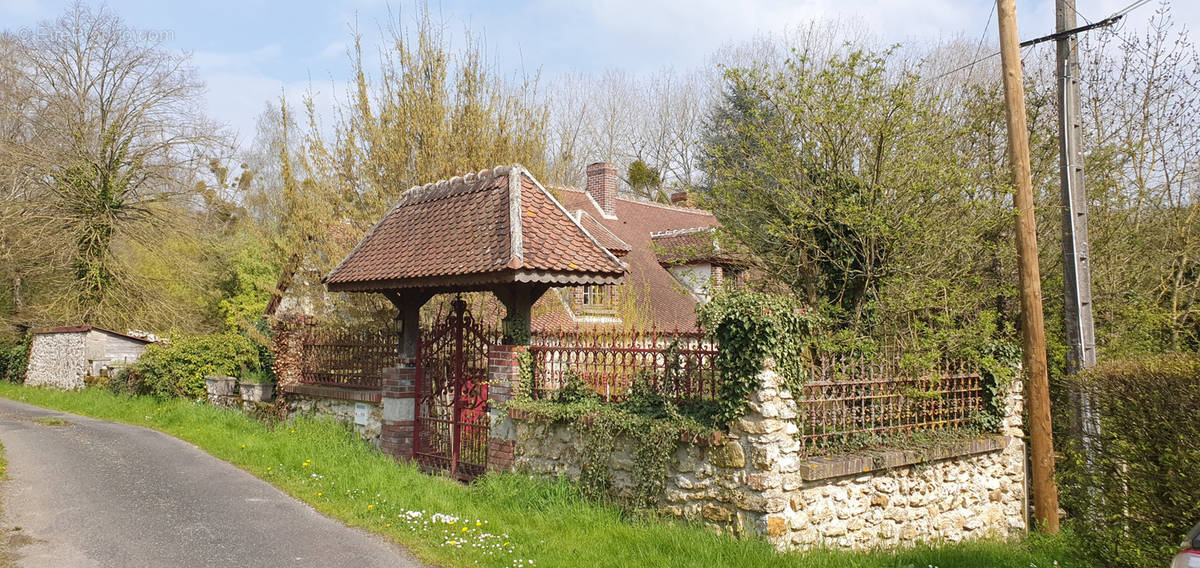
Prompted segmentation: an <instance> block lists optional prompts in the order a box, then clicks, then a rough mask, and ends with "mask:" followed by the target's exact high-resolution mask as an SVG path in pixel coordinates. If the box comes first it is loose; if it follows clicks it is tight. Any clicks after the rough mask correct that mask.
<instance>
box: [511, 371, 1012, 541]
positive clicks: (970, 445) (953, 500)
mask: <svg viewBox="0 0 1200 568" xmlns="http://www.w3.org/2000/svg"><path fill="white" fill-rule="evenodd" d="M759 382H760V384H759V388H758V390H757V391H756V392H755V393H754V394H753V395H752V397H751V401H750V404H749V406H748V410H747V413H746V415H745V416H744V417H743V418H742V419H740V420H738V421H737V422H736V423H735V424H732V425H731V426H730V429H729V433H728V435H727V436H725V437H724V439H723V440H720V441H717V442H707V443H692V442H679V441H674V440H672V441H664V442H666V443H675V444H676V445H677V449H676V451H675V459H674V460H673V463H672V464H671V465H670V469H669V472H668V475H667V479H666V490H665V491H664V493H663V496H662V497H661V498H660V500H659V503H658V508H659V509H660V510H661V511H663V512H665V513H668V514H671V515H675V516H678V517H681V518H685V519H688V520H692V521H695V522H700V523H704V524H706V525H709V526H710V527H712V528H714V529H717V530H719V531H723V532H733V533H756V534H761V535H763V536H765V537H767V538H768V539H769V540H770V541H771V542H772V543H774V544H775V546H776V547H777V548H779V549H781V550H784V549H797V548H799V549H804V548H810V547H814V546H826V547H833V548H846V549H869V548H874V547H881V546H895V545H897V544H905V543H915V542H919V541H929V540H937V539H945V540H949V541H957V540H961V539H964V538H972V537H977V536H1007V535H1010V534H1015V533H1020V532H1022V531H1024V530H1025V528H1026V519H1025V515H1024V511H1025V508H1026V506H1025V501H1026V499H1025V482H1024V481H1025V457H1024V456H1025V449H1024V444H1023V442H1022V441H1021V439H1020V437H1019V435H1020V410H1021V398H1020V388H1021V387H1020V385H1019V384H1018V385H1014V386H1013V390H1012V392H1011V394H1010V397H1009V401H1008V402H1009V406H1008V408H1009V415H1008V417H1007V418H1006V420H1005V422H1004V430H1003V432H1001V434H1000V435H997V436H993V437H988V438H984V439H980V440H964V441H959V442H957V443H954V444H949V445H943V446H939V447H937V448H936V449H929V450H925V451H890V452H878V453H875V454H872V455H857V456H840V457H819V458H806V457H804V456H803V455H802V452H801V450H802V448H801V445H800V443H799V442H798V441H797V440H796V439H795V437H794V435H795V434H796V433H797V431H798V429H797V426H796V424H795V423H794V422H793V420H794V419H795V417H796V405H795V402H794V400H793V399H792V395H791V393H789V392H788V391H787V390H784V389H781V388H780V386H779V385H780V378H779V376H778V375H777V374H775V373H774V372H773V371H771V370H766V371H764V372H763V373H762V374H761V375H760V377H759ZM510 420H511V428H512V437H513V438H514V439H515V445H514V448H513V455H514V458H513V459H514V461H513V468H514V469H516V470H518V471H522V472H528V473H531V474H535V475H539V476H542V477H557V476H567V477H572V478H577V477H578V475H579V470H580V465H581V464H582V463H583V461H584V459H583V456H584V444H585V433H583V432H581V431H579V430H578V429H577V428H575V427H573V426H572V425H568V424H550V423H544V422H539V421H537V420H534V419H530V418H529V417H525V416H523V415H520V414H518V415H517V416H515V417H510ZM633 450H634V447H633V443H632V442H631V441H630V440H623V439H618V441H617V443H616V446H615V449H614V452H613V454H612V456H611V458H610V464H609V465H610V468H611V471H612V472H613V480H614V481H613V493H614V495H616V496H618V497H621V496H629V495H631V493H632V492H631V487H632V486H633V483H634V481H633V480H634V475H633V467H634V466H633V457H632V456H633Z"/></svg>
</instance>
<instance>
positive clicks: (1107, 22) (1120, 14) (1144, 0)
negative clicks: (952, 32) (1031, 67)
mask: <svg viewBox="0 0 1200 568" xmlns="http://www.w3.org/2000/svg"><path fill="white" fill-rule="evenodd" d="M1149 3H1150V0H1137V1H1135V2H1134V3H1132V4H1130V5H1128V6H1126V7H1125V8H1123V9H1121V10H1118V11H1117V12H1114V13H1113V14H1112V15H1111V16H1109V17H1107V18H1104V19H1103V20H1100V21H1099V22H1095V23H1089V24H1087V25H1085V26H1079V27H1076V28H1071V29H1069V30H1064V31H1061V32H1055V33H1052V34H1050V35H1044V36H1042V37H1037V38H1033V39H1030V40H1025V41H1023V42H1021V44H1020V47H1030V46H1034V45H1037V44H1039V43H1043V42H1047V41H1051V40H1056V39H1059V38H1062V37H1068V36H1071V35H1075V34H1078V33H1080V32H1086V31H1088V30H1092V29H1096V28H1103V27H1108V26H1111V25H1113V24H1115V23H1117V22H1118V21H1120V20H1121V18H1124V17H1125V15H1126V14H1128V13H1129V12H1132V11H1133V10H1136V9H1138V8H1141V7H1142V6H1145V5H1146V4H1149ZM993 9H994V7H993ZM1075 13H1076V14H1078V15H1079V17H1081V18H1083V20H1084V21H1085V22H1086V21H1088V19H1087V18H1084V17H1083V15H1082V14H1079V12H1078V11H1076V12H1075ZM990 14H991V13H990V12H989V16H988V24H989V25H990V24H991V15H990ZM983 31H984V34H986V33H987V26H986V25H985V26H984V29H983ZM1118 37H1119V36H1118ZM981 43H982V42H981ZM976 52H978V48H977V49H976ZM997 55H1000V52H999V51H996V52H994V53H990V54H988V55H985V56H983V57H980V58H977V59H975V60H974V61H972V62H970V63H967V64H966V65H960V66H958V67H955V68H954V69H951V70H950V71H947V72H945V73H942V74H941V75H938V76H936V77H931V78H929V79H925V81H936V80H938V79H941V78H942V77H945V76H947V75H953V74H954V73H957V72H959V71H962V70H963V69H969V68H971V67H974V66H975V65H978V64H980V63H983V62H984V61H987V60H989V59H991V58H993V57H995V56H997ZM968 77H970V75H968Z"/></svg>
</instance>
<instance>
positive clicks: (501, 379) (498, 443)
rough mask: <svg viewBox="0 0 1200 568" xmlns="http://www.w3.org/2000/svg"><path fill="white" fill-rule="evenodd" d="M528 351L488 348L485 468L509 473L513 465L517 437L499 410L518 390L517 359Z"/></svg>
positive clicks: (525, 348)
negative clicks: (488, 421) (487, 421)
mask: <svg viewBox="0 0 1200 568" xmlns="http://www.w3.org/2000/svg"><path fill="white" fill-rule="evenodd" d="M528 349H529V348H528V347H526V346H524V345H489V346H488V414H489V418H490V420H491V430H490V431H489V435H488V458H487V459H488V469H491V470H495V471H509V470H511V469H512V464H513V446H514V445H515V443H516V437H515V436H514V432H513V425H512V421H511V420H509V419H508V415H507V414H505V413H503V412H502V411H501V410H500V407H501V406H502V405H503V404H504V403H506V402H508V401H510V400H512V397H514V396H516V394H517V392H518V391H519V390H520V385H521V364H520V360H519V359H518V357H520V355H521V354H522V353H524V352H525V351H527V350H528Z"/></svg>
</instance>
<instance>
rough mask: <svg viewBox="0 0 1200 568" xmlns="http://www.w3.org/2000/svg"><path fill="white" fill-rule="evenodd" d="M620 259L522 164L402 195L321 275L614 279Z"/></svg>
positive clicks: (342, 284)
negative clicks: (350, 249) (347, 254)
mask: <svg viewBox="0 0 1200 568" xmlns="http://www.w3.org/2000/svg"><path fill="white" fill-rule="evenodd" d="M624 274H625V265H624V264H623V263H622V262H621V261H620V260H618V259H617V257H615V256H613V254H612V253H611V252H609V250H607V249H606V248H605V247H604V246H603V245H602V244H601V243H600V242H599V241H598V240H597V239H596V237H594V236H593V235H592V234H591V233H589V232H588V231H587V230H586V229H585V228H584V227H583V225H581V224H580V222H579V221H578V220H577V219H576V218H575V217H573V216H572V215H571V214H569V213H568V212H567V210H566V209H564V208H563V206H562V205H561V204H559V202H558V201H557V200H556V199H554V197H553V196H551V195H550V193H549V192H547V191H546V189H545V188H544V187H542V185H541V184H540V183H538V181H537V180H536V179H534V177H533V175H531V174H530V173H529V172H528V171H527V170H526V169H525V168H523V167H522V166H520V165H512V166H498V167H496V168H492V169H490V170H483V171H482V172H479V173H478V174H467V175H466V176H462V177H455V178H453V179H449V180H442V181H439V182H437V183H431V184H427V185H423V186H416V187H413V188H412V189H409V190H408V191H406V192H404V194H403V195H401V196H400V199H399V200H398V201H397V202H396V204H395V205H394V206H392V208H391V209H390V210H389V211H388V212H387V214H386V215H384V217H383V219H382V220H380V221H379V223H378V224H376V225H375V227H374V228H372V229H371V231H370V232H368V233H367V235H366V236H365V237H363V240H362V242H360V243H358V246H356V247H355V248H354V250H353V251H351V252H350V255H349V256H347V257H346V258H345V260H343V261H342V263H341V264H339V265H338V266H337V268H334V269H333V271H332V272H330V273H329V274H328V275H326V276H325V277H324V278H323V279H322V281H323V282H325V285H326V286H327V287H328V288H329V289H330V290H333V291H347V292H351V291H358V292H386V291H392V290H402V289H423V290H429V291H435V292H451V291H466V290H486V289H493V288H495V287H496V286H498V285H504V284H511V283H531V284H538V283H541V284H549V285H551V286H556V285H557V286H577V285H583V284H616V283H619V282H620V280H621V278H622V277H623V276H624Z"/></svg>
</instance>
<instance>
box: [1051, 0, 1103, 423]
mask: <svg viewBox="0 0 1200 568" xmlns="http://www.w3.org/2000/svg"><path fill="white" fill-rule="evenodd" d="M1074 29H1075V0H1056V2H1055V27H1054V30H1055V32H1056V34H1061V35H1060V37H1058V39H1057V40H1055V43H1056V45H1057V57H1056V63H1057V68H1058V72H1057V78H1058V104H1059V110H1058V162H1059V169H1060V175H1061V184H1062V247H1063V287H1064V292H1063V300H1064V302H1063V305H1064V307H1065V308H1066V310H1065V317H1064V319H1065V321H1066V327H1067V343H1068V344H1069V345H1070V346H1071V350H1070V352H1069V353H1068V354H1067V372H1069V373H1074V372H1077V371H1080V370H1083V369H1086V368H1088V367H1091V366H1093V365H1095V364H1096V329H1095V325H1094V323H1093V321H1092V269H1091V261H1090V259H1089V257H1088V252H1089V251H1088V229H1087V209H1088V202H1087V190H1086V189H1085V187H1084V179H1083V135H1082V133H1081V132H1080V131H1081V130H1082V125H1081V123H1080V115H1081V110H1080V104H1079V50H1078V41H1077V40H1076V37H1075V34H1073V33H1072V34H1064V33H1063V32H1068V31H1070V30H1074ZM1076 402H1078V401H1076Z"/></svg>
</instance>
